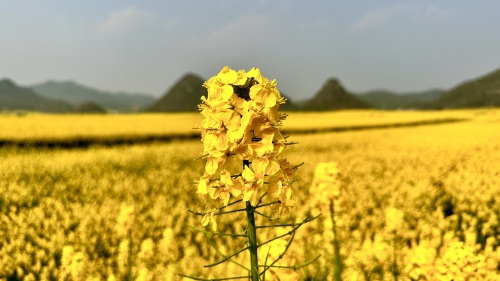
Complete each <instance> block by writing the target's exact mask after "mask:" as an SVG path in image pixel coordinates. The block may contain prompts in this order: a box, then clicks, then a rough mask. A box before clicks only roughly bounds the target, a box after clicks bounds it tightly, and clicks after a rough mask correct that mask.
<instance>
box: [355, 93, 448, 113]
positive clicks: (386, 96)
mask: <svg viewBox="0 0 500 281" xmlns="http://www.w3.org/2000/svg"><path fill="white" fill-rule="evenodd" d="M444 93H445V90H440V89H432V90H428V91H424V92H417V93H395V92H391V91H388V90H374V91H369V92H366V93H363V94H357V96H358V98H359V99H361V100H363V101H364V102H366V103H367V104H369V105H370V106H371V107H373V108H379V109H412V108H423V107H425V106H426V105H427V104H429V103H432V102H433V101H434V100H436V99H437V98H439V97H440V96H441V95H443V94H444Z"/></svg>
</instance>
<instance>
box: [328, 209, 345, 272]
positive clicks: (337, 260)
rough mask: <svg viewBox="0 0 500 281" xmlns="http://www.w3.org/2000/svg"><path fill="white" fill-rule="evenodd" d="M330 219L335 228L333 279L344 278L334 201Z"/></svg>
mask: <svg viewBox="0 0 500 281" xmlns="http://www.w3.org/2000/svg"><path fill="white" fill-rule="evenodd" d="M330 219H331V220H332V230H333V259H334V260H333V265H334V267H333V280H335V281H341V280H342V270H343V269H344V265H343V263H342V257H341V256H340V243H339V239H338V237H337V235H338V233H337V223H336V221H335V205H334V201H333V200H331V201H330Z"/></svg>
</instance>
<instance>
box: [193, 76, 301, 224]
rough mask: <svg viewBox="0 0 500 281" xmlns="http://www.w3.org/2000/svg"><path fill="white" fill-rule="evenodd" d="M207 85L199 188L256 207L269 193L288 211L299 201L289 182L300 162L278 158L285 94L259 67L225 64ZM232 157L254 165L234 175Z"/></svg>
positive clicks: (217, 197)
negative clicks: (229, 160)
mask: <svg viewBox="0 0 500 281" xmlns="http://www.w3.org/2000/svg"><path fill="white" fill-rule="evenodd" d="M203 86H204V87H205V88H206V89H207V92H208V95H207V97H201V104H200V105H199V106H198V107H199V109H200V113H201V115H202V116H203V117H204V119H203V121H202V122H201V123H200V124H199V126H198V127H199V128H200V131H201V135H202V142H203V155H204V158H205V159H206V165H205V173H204V175H203V176H202V177H201V178H200V179H199V180H197V181H196V188H197V193H198V194H200V195H201V196H204V197H206V198H210V199H213V200H215V202H217V203H220V204H222V205H224V206H227V205H228V204H229V202H230V200H231V198H233V197H234V198H235V199H243V200H244V201H247V202H250V203H251V204H252V205H253V206H256V205H258V204H259V200H260V199H261V197H262V196H263V195H264V194H265V193H266V194H267V195H268V196H270V197H271V198H273V199H274V200H276V201H279V202H280V204H279V205H280V207H279V213H280V214H285V213H286V212H287V211H288V210H289V209H290V208H292V207H293V206H294V203H295V200H293V191H292V188H291V186H290V183H291V182H292V180H293V173H294V171H295V169H296V167H295V168H294V167H293V166H291V165H290V163H289V162H288V161H286V159H283V158H280V157H279V155H280V153H281V152H282V151H283V148H284V147H285V146H286V140H285V138H284V137H283V136H282V135H281V132H280V126H281V120H283V119H284V117H283V116H280V115H279V113H278V109H279V106H280V104H282V103H284V101H285V99H284V98H283V97H282V96H281V94H280V92H279V90H278V88H277V82H276V80H269V79H268V78H266V77H264V76H262V74H261V72H260V70H259V69H258V68H252V69H250V70H249V71H248V72H247V71H245V70H239V71H235V70H233V69H231V68H229V67H228V66H225V67H223V68H222V69H221V71H219V73H218V74H217V75H216V76H213V77H211V78H210V79H208V80H207V81H206V82H205V83H204V84H203ZM230 156H235V157H238V158H239V159H241V160H245V161H248V163H249V165H247V166H245V167H244V169H243V170H242V172H241V173H240V174H237V175H230V174H229V172H228V170H227V168H226V159H227V158H228V157H230ZM209 222H212V223H214V222H215V219H214V215H213V214H212V213H211V214H210V215H207V216H205V217H204V218H203V224H204V225H207V224H208V223H209ZM213 226H215V227H216V224H213Z"/></svg>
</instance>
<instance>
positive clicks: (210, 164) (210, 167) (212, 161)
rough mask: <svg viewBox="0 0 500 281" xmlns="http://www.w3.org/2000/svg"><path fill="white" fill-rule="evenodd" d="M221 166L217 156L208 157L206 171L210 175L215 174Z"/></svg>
mask: <svg viewBox="0 0 500 281" xmlns="http://www.w3.org/2000/svg"><path fill="white" fill-rule="evenodd" d="M218 168H219V163H218V161H217V159H216V158H215V157H208V159H207V163H206V164H205V172H207V174H209V175H214V174H215V172H217V169H218Z"/></svg>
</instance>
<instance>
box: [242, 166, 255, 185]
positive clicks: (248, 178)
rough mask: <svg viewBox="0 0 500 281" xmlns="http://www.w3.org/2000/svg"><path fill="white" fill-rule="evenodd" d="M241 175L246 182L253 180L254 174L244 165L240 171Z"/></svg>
mask: <svg viewBox="0 0 500 281" xmlns="http://www.w3.org/2000/svg"><path fill="white" fill-rule="evenodd" d="M241 176H242V177H243V178H244V179H245V180H246V181H248V182H250V181H254V180H255V174H254V172H253V171H252V170H250V168H249V167H248V166H245V169H243V172H241Z"/></svg>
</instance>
